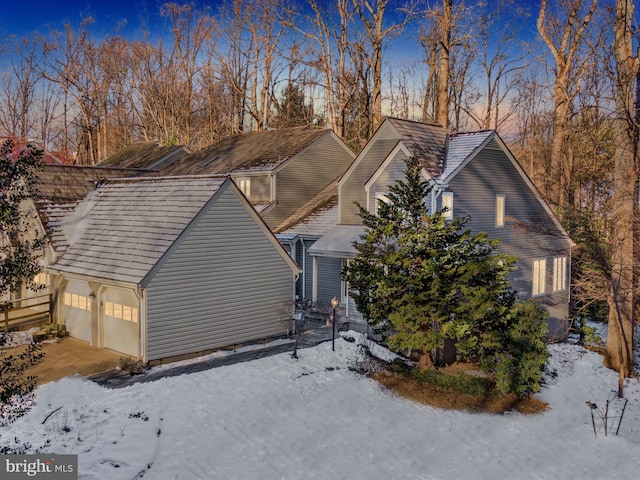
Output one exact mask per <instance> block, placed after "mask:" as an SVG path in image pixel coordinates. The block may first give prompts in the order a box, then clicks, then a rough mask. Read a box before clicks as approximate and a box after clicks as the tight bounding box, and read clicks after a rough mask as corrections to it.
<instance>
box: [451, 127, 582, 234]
mask: <svg viewBox="0 0 640 480" xmlns="http://www.w3.org/2000/svg"><path fill="white" fill-rule="evenodd" d="M493 139H495V140H496V143H497V144H498V147H499V148H500V149H501V150H502V151H503V153H504V154H505V155H506V157H507V159H508V160H509V161H510V162H511V164H512V165H513V167H514V168H515V169H516V170H517V172H518V173H519V174H520V177H521V178H522V179H523V180H524V182H525V184H526V185H527V186H528V187H529V189H530V190H531V192H532V193H533V195H534V196H535V197H536V198H537V200H538V201H539V202H540V204H541V205H542V208H544V210H545V211H546V212H547V213H548V214H549V216H550V217H551V219H552V220H553V223H554V224H555V226H556V227H557V228H558V229H559V230H560V232H561V233H562V235H564V236H565V237H566V238H567V240H568V241H569V242H571V245H572V246H575V243H574V242H573V240H571V237H569V234H568V233H567V232H566V230H565V229H564V228H563V227H562V225H561V224H560V221H559V220H558V217H556V215H555V214H554V213H553V211H552V210H551V208H550V207H549V205H548V204H547V202H546V201H545V200H544V199H543V198H542V196H541V195H540V193H538V189H537V188H536V187H535V185H534V184H533V182H532V181H531V179H530V178H529V176H528V175H527V173H526V172H525V171H524V170H523V169H522V167H521V166H520V163H518V161H517V160H516V158H515V157H514V156H513V154H512V153H511V151H509V148H508V147H507V145H506V144H505V143H504V141H503V140H502V138H500V135H498V134H497V133H496V132H493V133H492V134H491V135H489V136H488V137H487V138H486V139H485V140H484V142H482V143H481V144H480V145H479V146H478V147H477V148H476V149H475V150H474V151H473V152H471V153H470V154H469V156H468V157H467V158H466V159H465V160H464V161H463V162H462V163H461V164H460V165H458V167H457V168H456V169H455V170H454V171H453V172H451V173H450V174H449V175H448V176H447V178H446V179H445V180H446V182H447V183H448V182H450V181H451V179H452V178H453V177H455V176H456V175H457V174H458V173H460V171H461V170H462V169H463V168H464V167H465V166H467V164H468V163H469V162H470V161H471V160H473V159H474V158H475V157H476V155H477V154H478V153H479V152H480V151H482V150H483V149H484V148H485V147H486V146H487V145H488V144H489V142H491V140H493Z"/></svg>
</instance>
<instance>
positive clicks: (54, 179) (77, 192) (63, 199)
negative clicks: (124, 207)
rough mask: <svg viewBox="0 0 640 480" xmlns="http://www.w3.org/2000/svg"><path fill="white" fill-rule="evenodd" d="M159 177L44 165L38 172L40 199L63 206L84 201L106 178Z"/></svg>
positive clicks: (137, 172) (119, 170)
mask: <svg viewBox="0 0 640 480" xmlns="http://www.w3.org/2000/svg"><path fill="white" fill-rule="evenodd" d="M151 175H158V174H157V173H155V172H148V171H142V170H137V169H129V168H116V167H103V166H97V167H88V166H80V165H44V167H43V168H42V169H41V170H40V171H39V172H38V180H37V191H38V198H39V199H40V200H43V201H47V202H51V203H55V204H62V203H69V202H75V201H78V200H82V199H83V198H84V197H85V196H86V195H87V193H89V191H91V190H93V189H94V188H95V185H96V182H98V181H99V180H101V179H104V178H121V177H138V176H151Z"/></svg>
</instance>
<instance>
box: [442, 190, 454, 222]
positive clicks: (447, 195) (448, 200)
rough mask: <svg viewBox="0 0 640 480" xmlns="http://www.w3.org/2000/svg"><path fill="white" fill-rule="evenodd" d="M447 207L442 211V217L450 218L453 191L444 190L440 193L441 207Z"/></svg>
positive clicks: (451, 215)
mask: <svg viewBox="0 0 640 480" xmlns="http://www.w3.org/2000/svg"><path fill="white" fill-rule="evenodd" d="M445 208H446V209H447V210H446V211H445V212H443V215H444V218H446V219H447V220H451V219H452V218H453V192H444V193H443V194H442V209H443V210H444V209H445Z"/></svg>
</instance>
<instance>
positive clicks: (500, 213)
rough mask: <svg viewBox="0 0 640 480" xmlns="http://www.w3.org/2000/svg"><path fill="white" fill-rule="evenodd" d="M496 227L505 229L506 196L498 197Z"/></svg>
mask: <svg viewBox="0 0 640 480" xmlns="http://www.w3.org/2000/svg"><path fill="white" fill-rule="evenodd" d="M496 227H504V195H496Z"/></svg>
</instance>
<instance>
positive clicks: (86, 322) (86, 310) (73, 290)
mask: <svg viewBox="0 0 640 480" xmlns="http://www.w3.org/2000/svg"><path fill="white" fill-rule="evenodd" d="M89 293H90V290H89V286H88V285H86V284H84V283H82V282H76V281H69V283H68V284H67V287H66V288H65V291H64V293H63V305H64V306H63V309H64V311H63V317H64V323H65V325H66V326H67V331H68V332H69V335H71V336H72V337H74V338H79V339H80V340H84V341H85V342H91V308H92V301H93V300H92V298H91V297H90V296H89Z"/></svg>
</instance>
